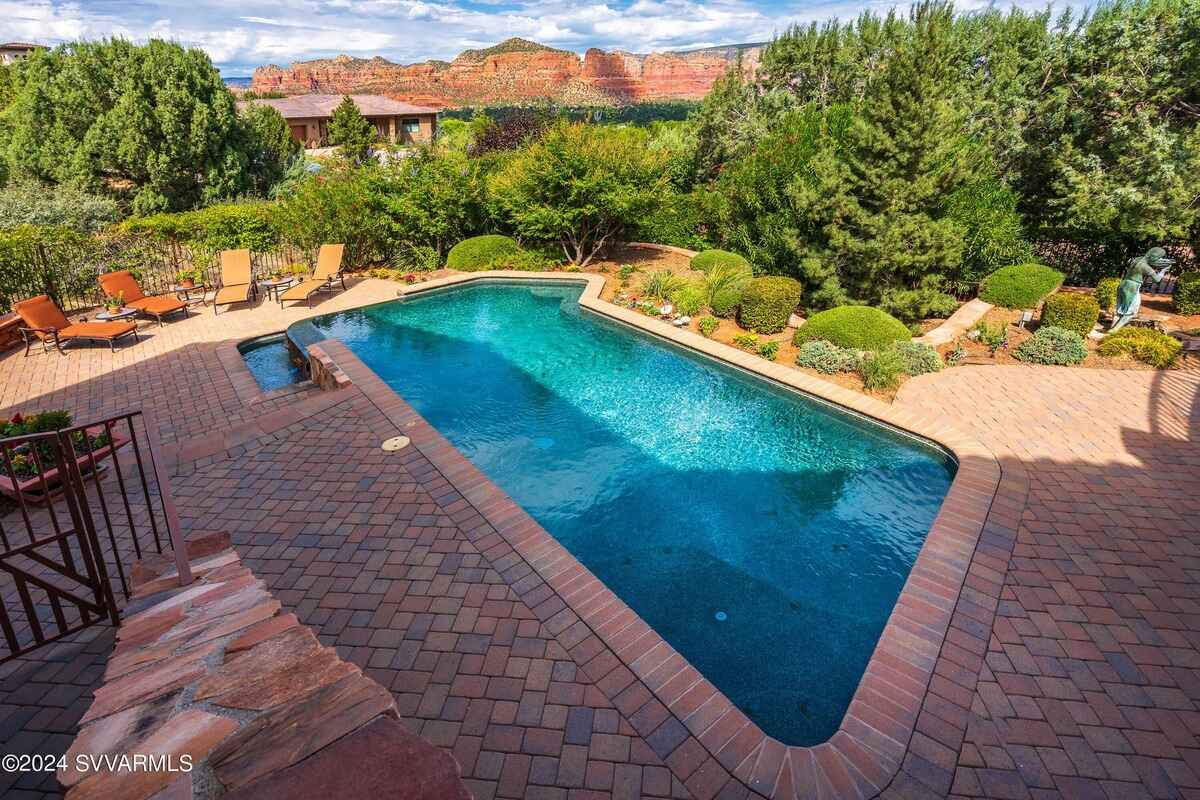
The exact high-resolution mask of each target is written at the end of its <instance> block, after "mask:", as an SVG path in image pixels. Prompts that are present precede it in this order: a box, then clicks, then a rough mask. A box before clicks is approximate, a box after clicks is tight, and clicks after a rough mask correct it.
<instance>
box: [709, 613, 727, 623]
mask: <svg viewBox="0 0 1200 800" xmlns="http://www.w3.org/2000/svg"><path fill="white" fill-rule="evenodd" d="M713 616H714V617H716V618H717V622H724V621H725V620H727V619H729V615H728V614H726V613H725V612H724V611H718V612H717V613H715V614H713Z"/></svg>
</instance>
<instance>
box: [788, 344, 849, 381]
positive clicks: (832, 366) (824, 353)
mask: <svg viewBox="0 0 1200 800" xmlns="http://www.w3.org/2000/svg"><path fill="white" fill-rule="evenodd" d="M860 360H861V359H860V358H859V356H858V351H857V350H851V349H850V348H848V347H838V346H837V345H836V344H834V343H833V342H827V341H825V340H824V339H813V340H812V341H809V342H805V343H804V344H802V345H800V352H799V353H797V354H796V366H799V367H806V368H807V369H815V370H816V371H817V372H820V373H823V374H825V375H833V374H834V373H835V372H854V371H855V370H856V369H858V364H859V361H860Z"/></svg>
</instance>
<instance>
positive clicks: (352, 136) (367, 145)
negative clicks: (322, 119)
mask: <svg viewBox="0 0 1200 800" xmlns="http://www.w3.org/2000/svg"><path fill="white" fill-rule="evenodd" d="M375 139H376V132H375V126H374V125H372V124H371V122H370V120H368V119H367V118H366V117H364V116H363V115H362V112H361V111H359V110H358V106H357V105H355V103H354V101H353V100H352V99H350V97H349V96H345V97H343V98H342V102H340V103H338V107H337V108H335V109H334V110H333V117H332V118H331V119H330V120H329V143H330V144H331V145H334V146H335V147H341V148H342V155H343V156H344V157H345V158H347V159H349V160H350V161H353V162H355V163H358V164H361V163H363V162H364V161H366V160H367V159H368V158H369V157H370V155H371V145H373V144H375Z"/></svg>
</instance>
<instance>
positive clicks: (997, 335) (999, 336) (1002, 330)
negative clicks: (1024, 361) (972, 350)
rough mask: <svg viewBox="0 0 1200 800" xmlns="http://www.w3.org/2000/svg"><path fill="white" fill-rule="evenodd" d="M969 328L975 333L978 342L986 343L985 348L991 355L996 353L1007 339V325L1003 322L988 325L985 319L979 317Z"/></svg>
mask: <svg viewBox="0 0 1200 800" xmlns="http://www.w3.org/2000/svg"><path fill="white" fill-rule="evenodd" d="M971 330H973V331H975V332H976V333H977V336H976V338H977V339H978V340H979V342H980V344H984V345H987V349H988V350H990V351H991V353H992V355H996V351H997V350H999V349H1000V348H1001V347H1003V346H1004V344H1005V343H1006V342H1007V341H1008V326H1007V325H1005V324H1004V323H1003V322H998V323H996V324H995V325H989V324H988V323H987V321H986V320H982V319H981V320H979V322H976V323H975V327H974V328H972V329H971Z"/></svg>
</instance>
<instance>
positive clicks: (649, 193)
mask: <svg viewBox="0 0 1200 800" xmlns="http://www.w3.org/2000/svg"><path fill="white" fill-rule="evenodd" d="M666 187H667V176H666V174H665V173H664V169H663V164H662V163H661V161H660V160H659V158H657V156H656V154H655V152H654V151H652V150H651V149H650V148H648V147H647V146H646V133H645V131H643V130H641V129H639V128H610V127H603V126H597V125H583V124H574V125H571V124H567V123H563V122H560V123H558V124H556V125H554V126H553V127H551V128H550V129H548V130H547V131H546V134H545V135H544V136H543V137H542V138H541V140H540V141H537V142H533V143H531V144H529V145H527V146H526V147H525V148H523V149H522V150H520V151H518V152H517V153H516V155H515V156H513V157H512V159H511V160H510V161H508V163H507V164H506V165H505V166H504V167H503V168H502V169H501V170H500V171H499V172H497V173H496V174H494V175H492V176H491V178H490V179H489V182H488V188H489V192H490V195H491V197H492V201H493V202H494V203H495V205H496V207H497V209H498V210H499V211H500V213H501V214H502V215H503V216H505V217H506V218H507V219H508V220H509V221H510V222H511V224H512V226H513V228H514V229H515V230H516V232H517V234H518V235H520V236H522V237H524V238H526V239H532V240H535V241H544V242H557V243H558V244H559V245H560V246H561V247H562V250H563V253H564V254H565V255H566V257H567V259H568V260H569V261H571V263H573V264H577V265H579V266H581V267H583V266H587V264H588V263H590V262H591V260H592V259H593V258H595V256H596V254H597V253H598V252H599V251H600V250H601V249H603V248H604V247H605V245H607V244H609V243H611V242H614V241H616V240H618V239H619V238H620V237H621V236H622V234H623V233H624V232H625V230H626V229H628V228H629V227H631V226H633V225H634V224H635V223H636V222H637V221H638V220H639V219H640V218H642V217H643V216H645V215H646V214H647V213H649V212H650V211H651V210H652V209H654V208H655V206H656V204H657V203H658V198H659V196H660V194H661V193H662V192H664V191H665V190H666Z"/></svg>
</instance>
